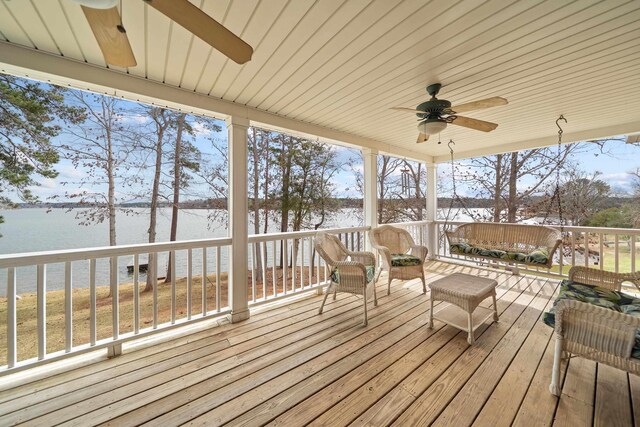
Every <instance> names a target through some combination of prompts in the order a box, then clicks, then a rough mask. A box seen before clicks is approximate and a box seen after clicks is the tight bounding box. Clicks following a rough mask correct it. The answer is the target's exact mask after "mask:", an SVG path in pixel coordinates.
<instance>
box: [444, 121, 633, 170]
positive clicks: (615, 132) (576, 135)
mask: <svg viewBox="0 0 640 427" xmlns="http://www.w3.org/2000/svg"><path fill="white" fill-rule="evenodd" d="M639 130H640V121H637V122H631V123H624V124H619V125H615V126H606V127H601V128H597V129H589V130H584V131H580V132H573V133H564V134H563V135H562V143H563V144H568V143H573V142H581V141H592V140H596V139H607V138H614V137H617V136H621V135H627V134H631V133H636V132H638V131H639ZM557 144H558V136H557V135H553V136H548V137H544V138H537V139H528V140H525V141H517V142H512V143H505V144H500V145H493V146H490V147H484V148H478V149H475V150H465V151H461V152H459V153H455V152H454V155H453V157H454V159H456V160H459V159H469V158H472V157H482V156H490V155H493V154H503V153H511V152H513V151H522V150H531V149H534V148H542V147H550V146H553V145H557ZM454 149H455V147H454ZM433 160H434V162H435V163H443V162H448V161H450V160H451V157H450V156H449V155H442V156H435V157H434V158H433Z"/></svg>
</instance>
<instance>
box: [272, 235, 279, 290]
mask: <svg viewBox="0 0 640 427" xmlns="http://www.w3.org/2000/svg"><path fill="white" fill-rule="evenodd" d="M271 243H272V248H271V249H272V251H273V252H272V253H271V268H272V271H271V282H273V296H274V297H275V296H278V283H277V282H278V280H277V277H278V276H277V275H276V263H277V262H278V253H277V252H276V241H275V240H272V241H271Z"/></svg>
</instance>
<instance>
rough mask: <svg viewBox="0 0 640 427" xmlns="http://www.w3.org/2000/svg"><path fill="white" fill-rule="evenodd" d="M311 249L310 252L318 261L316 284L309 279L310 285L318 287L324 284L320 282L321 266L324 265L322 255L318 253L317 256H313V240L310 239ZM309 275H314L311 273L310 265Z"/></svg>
mask: <svg viewBox="0 0 640 427" xmlns="http://www.w3.org/2000/svg"><path fill="white" fill-rule="evenodd" d="M309 248H311V250H309V252H310V253H311V254H312V255H311V257H312V258H315V260H316V282H315V283H313V282H312V280H311V279H309V285H311V284H314V285H318V284H320V282H322V280H320V264H321V263H322V258H320V255H319V254H317V253H316V254H315V256H313V242H312V241H311V239H309ZM309 274H313V272H312V271H311V265H309ZM309 277H311V276H309Z"/></svg>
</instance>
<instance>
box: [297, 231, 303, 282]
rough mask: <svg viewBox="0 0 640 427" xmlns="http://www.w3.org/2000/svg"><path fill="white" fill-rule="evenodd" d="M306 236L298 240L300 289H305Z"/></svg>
mask: <svg viewBox="0 0 640 427" xmlns="http://www.w3.org/2000/svg"><path fill="white" fill-rule="evenodd" d="M304 241H305V240H304V237H303V238H302V239H300V240H298V246H299V248H300V264H302V265H300V289H304ZM296 258H298V257H297V256H296Z"/></svg>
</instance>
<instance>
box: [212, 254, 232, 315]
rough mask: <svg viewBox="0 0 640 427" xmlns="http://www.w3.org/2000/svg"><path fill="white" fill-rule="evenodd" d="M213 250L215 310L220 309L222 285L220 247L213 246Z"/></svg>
mask: <svg viewBox="0 0 640 427" xmlns="http://www.w3.org/2000/svg"><path fill="white" fill-rule="evenodd" d="M214 250H215V251H216V310H218V311H220V307H221V306H222V301H221V299H222V296H221V295H222V285H221V278H220V274H221V273H220V258H221V256H220V247H219V246H218V247H216V248H214ZM227 279H228V278H227ZM227 283H229V280H227ZM227 286H228V285H227Z"/></svg>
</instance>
